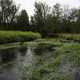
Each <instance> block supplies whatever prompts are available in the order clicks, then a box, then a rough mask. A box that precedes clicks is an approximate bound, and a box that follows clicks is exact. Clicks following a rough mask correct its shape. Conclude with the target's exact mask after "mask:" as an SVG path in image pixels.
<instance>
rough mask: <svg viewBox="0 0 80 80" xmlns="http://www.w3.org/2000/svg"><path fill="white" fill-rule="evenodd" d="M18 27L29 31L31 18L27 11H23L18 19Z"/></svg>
mask: <svg viewBox="0 0 80 80" xmlns="http://www.w3.org/2000/svg"><path fill="white" fill-rule="evenodd" d="M17 23H18V26H19V27H20V28H22V29H24V30H29V16H28V14H27V12H26V10H22V11H21V13H20V15H19V16H18V17H17Z"/></svg>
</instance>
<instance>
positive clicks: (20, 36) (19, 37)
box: [0, 31, 41, 44]
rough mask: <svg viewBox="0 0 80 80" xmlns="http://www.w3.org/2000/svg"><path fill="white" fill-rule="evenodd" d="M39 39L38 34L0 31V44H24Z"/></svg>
mask: <svg viewBox="0 0 80 80" xmlns="http://www.w3.org/2000/svg"><path fill="white" fill-rule="evenodd" d="M38 38H41V35H40V34H39V33H34V32H21V31H0V44H1V43H11V42H24V41H25V42H26V41H31V40H34V39H38Z"/></svg>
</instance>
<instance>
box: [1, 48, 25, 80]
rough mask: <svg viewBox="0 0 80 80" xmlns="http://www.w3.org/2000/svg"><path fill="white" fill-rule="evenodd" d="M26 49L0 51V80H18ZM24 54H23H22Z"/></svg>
mask: <svg viewBox="0 0 80 80" xmlns="http://www.w3.org/2000/svg"><path fill="white" fill-rule="evenodd" d="M26 51H27V48H11V49H5V50H0V64H1V65H0V80H18V77H19V67H20V66H21V64H22V63H23V62H21V61H22V60H21V59H24V57H25V55H26V53H27V52H26ZM24 53H25V54H24Z"/></svg>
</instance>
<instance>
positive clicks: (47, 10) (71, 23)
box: [0, 0, 80, 36]
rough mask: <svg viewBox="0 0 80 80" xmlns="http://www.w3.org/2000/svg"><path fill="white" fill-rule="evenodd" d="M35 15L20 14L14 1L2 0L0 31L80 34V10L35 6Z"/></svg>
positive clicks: (0, 4)
mask: <svg viewBox="0 0 80 80" xmlns="http://www.w3.org/2000/svg"><path fill="white" fill-rule="evenodd" d="M34 7H35V9H34V14H33V16H31V18H29V15H28V13H27V11H26V10H22V11H21V12H19V6H17V5H16V4H15V3H14V2H13V0H0V30H21V31H33V32H39V33H41V34H42V35H43V36H46V35H53V34H54V33H80V8H71V9H69V8H68V7H65V8H63V7H62V6H61V5H60V4H58V3H56V4H55V5H53V7H50V6H49V5H48V4H46V3H41V2H39V3H37V2H35V5H34Z"/></svg>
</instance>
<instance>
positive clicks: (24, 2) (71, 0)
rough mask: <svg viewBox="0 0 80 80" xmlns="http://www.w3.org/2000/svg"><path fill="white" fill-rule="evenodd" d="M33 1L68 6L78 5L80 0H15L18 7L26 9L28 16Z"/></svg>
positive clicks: (30, 13) (32, 9) (32, 6)
mask: <svg viewBox="0 0 80 80" xmlns="http://www.w3.org/2000/svg"><path fill="white" fill-rule="evenodd" d="M35 1H37V2H38V1H42V2H46V3H47V4H49V5H50V6H53V5H54V4H55V3H60V4H61V5H63V6H64V5H68V6H70V7H79V6H80V0H15V2H16V3H17V4H20V9H26V10H27V12H28V14H29V16H30V15H32V14H33V12H34V3H35Z"/></svg>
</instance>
